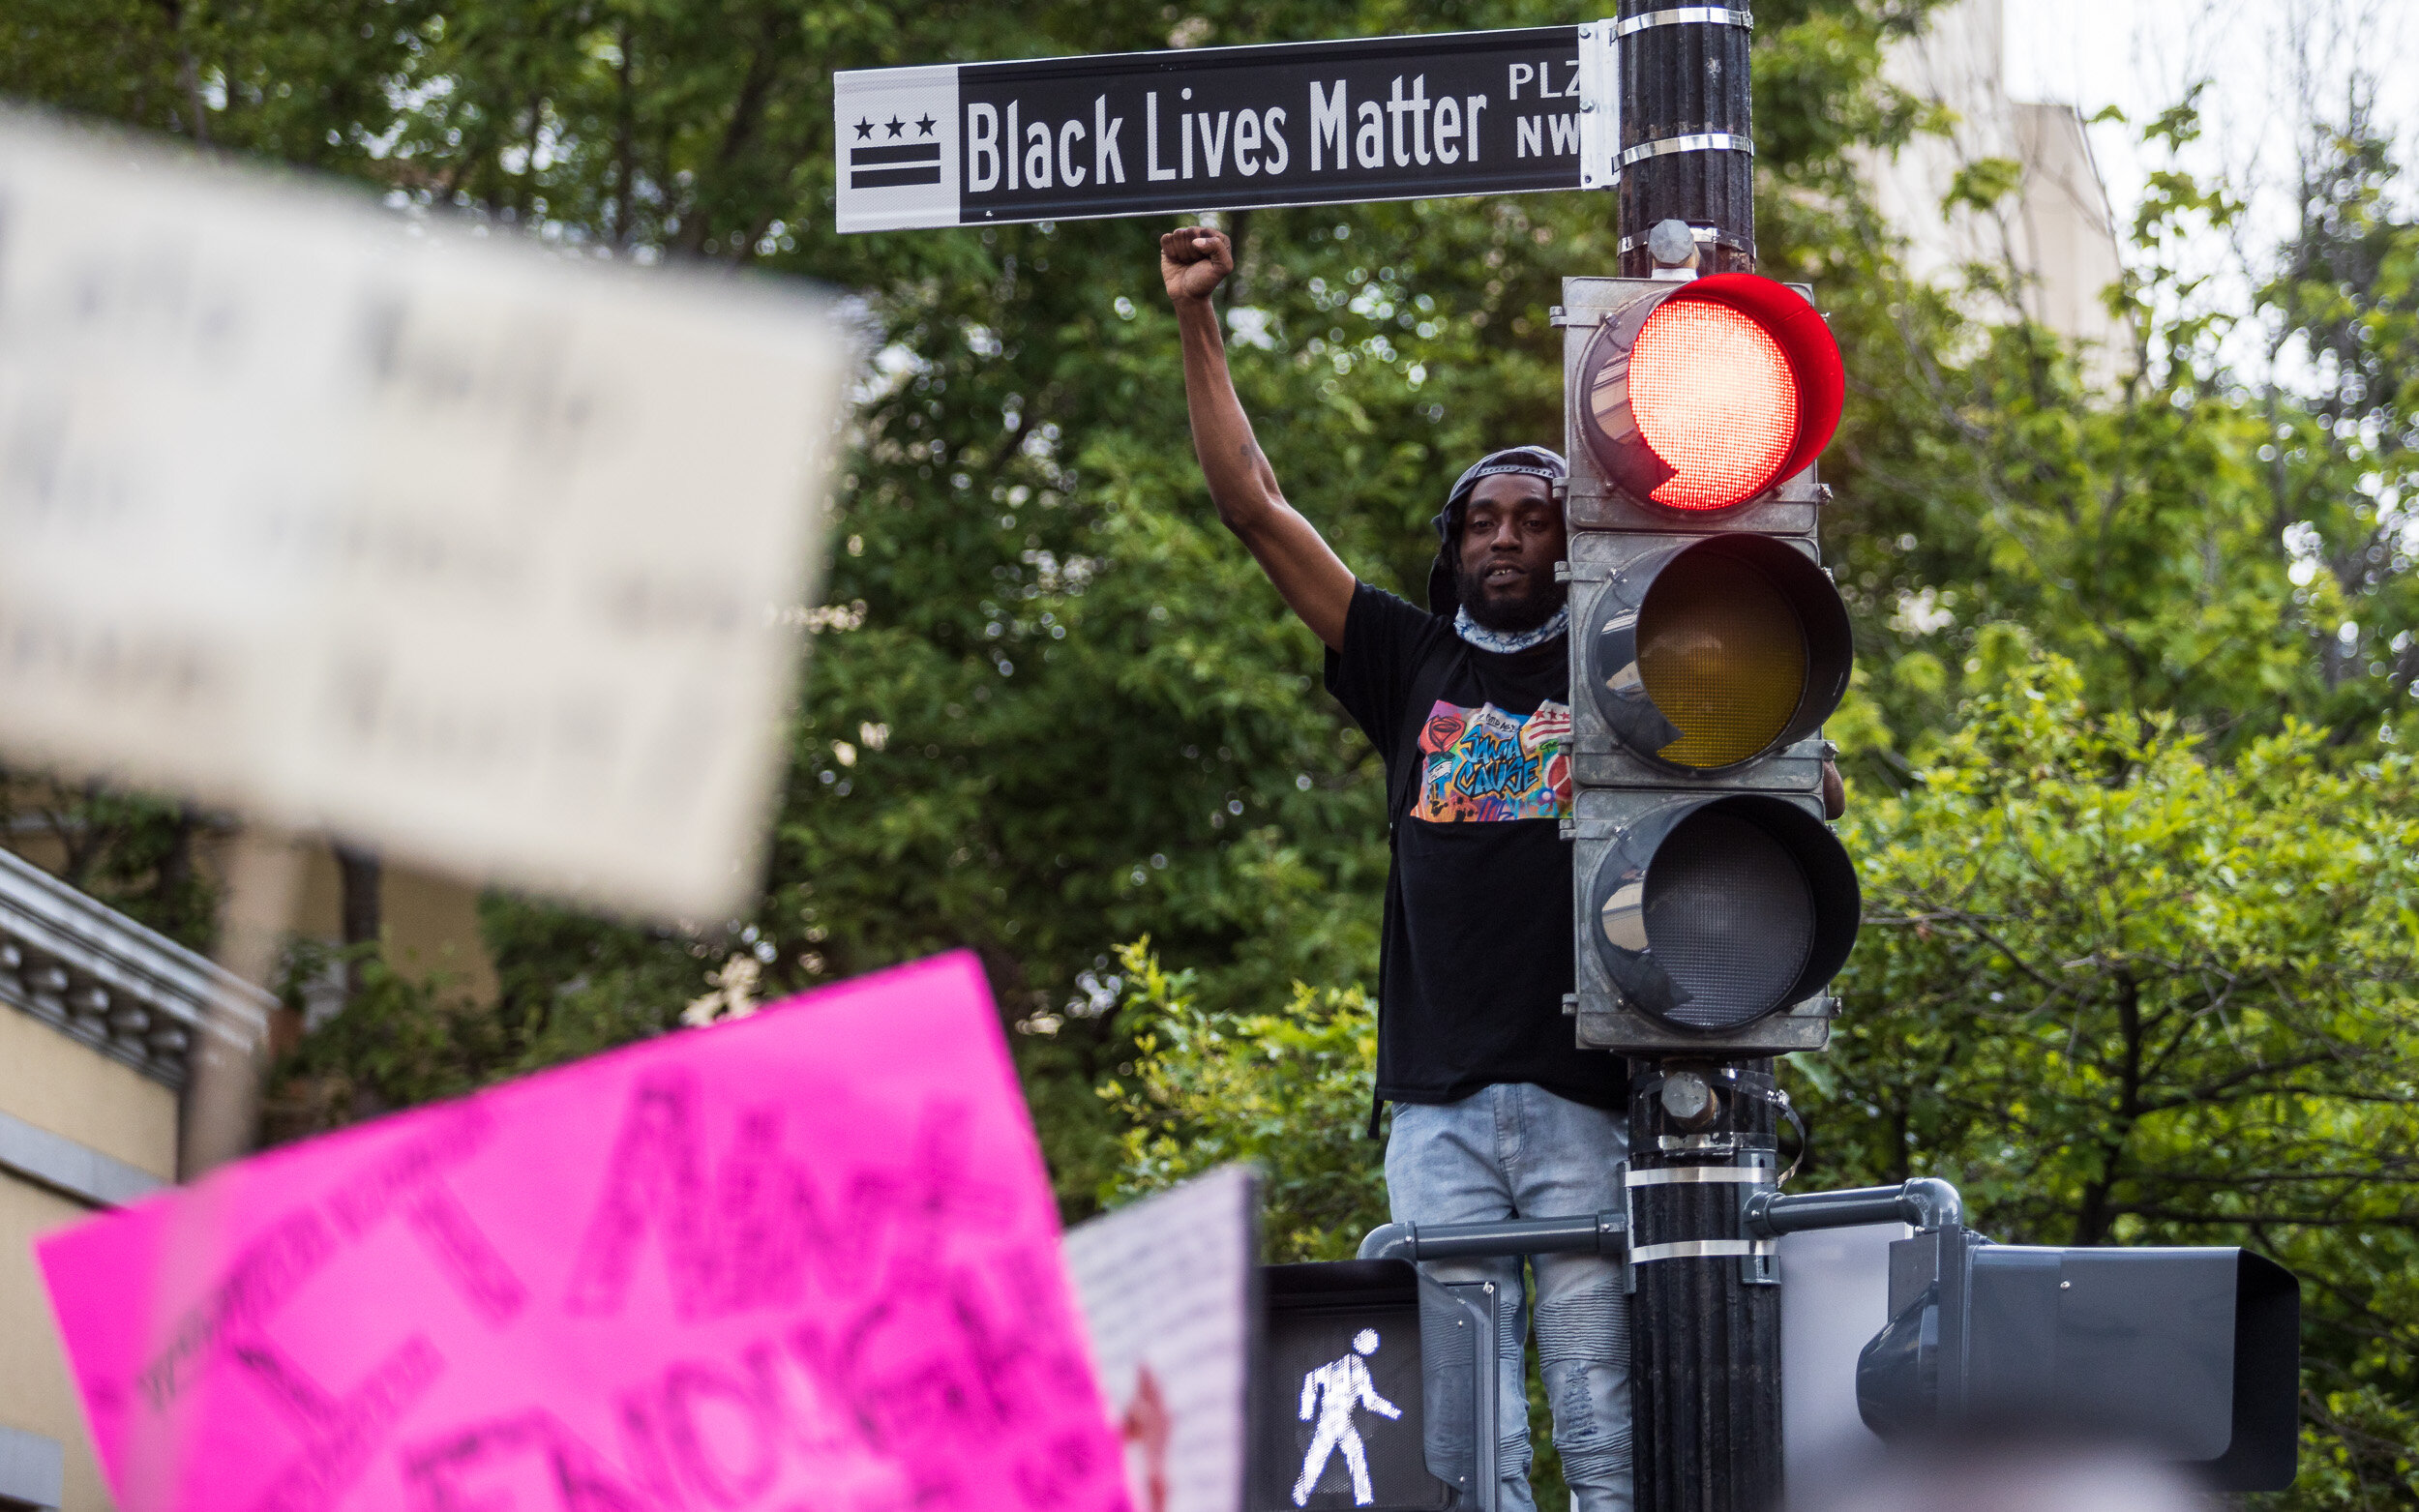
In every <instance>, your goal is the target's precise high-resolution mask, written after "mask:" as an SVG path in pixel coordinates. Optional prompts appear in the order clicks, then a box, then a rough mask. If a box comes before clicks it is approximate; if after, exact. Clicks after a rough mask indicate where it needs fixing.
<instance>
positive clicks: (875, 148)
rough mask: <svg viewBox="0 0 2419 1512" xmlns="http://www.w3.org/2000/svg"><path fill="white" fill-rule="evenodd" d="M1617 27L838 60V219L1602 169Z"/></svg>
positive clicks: (1341, 190)
mask: <svg viewBox="0 0 2419 1512" xmlns="http://www.w3.org/2000/svg"><path fill="white" fill-rule="evenodd" d="M1612 32H1613V25H1612V23H1611V22H1597V23H1593V24H1591V25H1587V26H1537V27H1525V28H1519V29H1514V30H1507V31H1490V32H1448V33H1441V34H1438V35H1434V36H1426V37H1375V38H1362V39H1359V40H1356V41H1350V42H1314V43H1289V44H1276V45H1269V46H1252V47H1199V48H1188V49H1182V50H1178V51H1170V52H1132V53H1121V54H1111V55H1106V56H1101V57H1089V58H1042V59H1034V60H1030V61H1023V62H1013V63H967V64H941V65H937V66H930V67H919V68H902V69H867V70H857V71H851V72H844V73H842V74H837V75H835V78H834V89H833V120H834V125H835V127H836V129H837V130H836V139H835V151H836V152H837V154H838V159H839V161H838V163H837V168H838V177H839V194H838V203H839V225H840V229H841V230H843V231H886V230H897V229H902V228H906V227H911V226H939V225H988V224H999V223H1005V222H1019V221H1065V220H1076V219H1080V218H1084V217H1094V216H1125V215H1156V214H1165V213H1168V212H1171V211H1179V210H1230V209H1232V210H1239V209H1246V208H1250V207H1253V206H1263V205H1316V204H1349V203H1357V202H1360V201H1366V200H1377V199H1417V198H1423V197H1427V196H1430V195H1444V194H1504V193H1527V192H1532V191H1539V190H1557V189H1587V188H1600V187H1604V186H1608V185H1610V184H1611V183H1612V181H1613V175H1612V156H1613V149H1614V144H1615V143H1616V142H1617V141H1618V140H1619V136H1620V133H1619V129H1618V119H1619V118H1618V114H1617V111H1616V108H1615V104H1614V92H1613V90H1612V88H1611V83H1612V80H1613V78H1614V76H1615V74H1614V72H1613V70H1612V69H1611V68H1610V67H1609V60H1610V58H1611V56H1612V40H1611V39H1612ZM1598 164H1601V167H1602V171H1601V172H1600V173H1599V172H1598V171H1597V169H1596V166H1595V165H1598ZM1583 165H1584V166H1583Z"/></svg>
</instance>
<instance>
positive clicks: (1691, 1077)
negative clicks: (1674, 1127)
mask: <svg viewBox="0 0 2419 1512" xmlns="http://www.w3.org/2000/svg"><path fill="white" fill-rule="evenodd" d="M1662 1098H1663V1112H1666V1113H1669V1114H1670V1115H1671V1121H1672V1122H1674V1123H1676V1124H1678V1125H1680V1127H1682V1128H1684V1129H1702V1128H1704V1127H1705V1126H1706V1125H1708V1124H1710V1123H1712V1122H1713V1121H1714V1119H1715V1117H1716V1116H1717V1114H1718V1113H1719V1112H1721V1109H1720V1106H1719V1105H1718V1104H1717V1103H1716V1102H1715V1101H1714V1089H1713V1088H1712V1087H1710V1086H1708V1085H1706V1084H1705V1079H1704V1078H1703V1077H1701V1076H1698V1075H1697V1074H1696V1073H1695V1072H1693V1071H1675V1072H1673V1073H1672V1074H1671V1075H1670V1076H1667V1077H1665V1078H1664V1079H1663V1091H1662Z"/></svg>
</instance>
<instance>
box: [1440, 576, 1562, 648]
mask: <svg viewBox="0 0 2419 1512" xmlns="http://www.w3.org/2000/svg"><path fill="white" fill-rule="evenodd" d="M1496 565H1497V564H1496V563H1493V562H1486V563H1482V564H1480V565H1479V567H1478V570H1477V571H1475V572H1473V571H1472V570H1471V569H1469V568H1467V567H1464V568H1461V569H1459V570H1458V571H1457V572H1455V573H1454V575H1453V586H1454V589H1455V590H1456V591H1457V592H1458V593H1459V594H1460V595H1461V603H1462V608H1466V609H1468V610H1469V611H1470V617H1471V618H1472V619H1474V620H1477V621H1478V623H1479V624H1480V625H1481V626H1483V627H1484V628H1486V629H1488V630H1493V631H1500V632H1502V633H1503V634H1505V635H1508V636H1516V635H1519V634H1521V633H1523V632H1525V631H1531V630H1535V629H1537V628H1538V626H1539V625H1542V624H1544V623H1545V622H1546V621H1547V620H1549V619H1552V618H1553V617H1554V611H1555V610H1556V609H1558V608H1562V607H1563V604H1564V601H1565V600H1566V599H1567V598H1568V596H1569V592H1570V590H1569V589H1568V587H1566V586H1565V585H1564V584H1562V583H1559V582H1556V581H1555V580H1554V579H1553V578H1550V577H1547V576H1545V575H1544V574H1537V575H1535V576H1531V577H1528V578H1524V579H1523V580H1522V582H1521V585H1520V592H1519V593H1517V594H1515V595H1514V596H1512V597H1510V598H1508V599H1506V598H1497V599H1492V600H1490V599H1489V598H1488V597H1487V593H1486V575H1487V573H1488V572H1489V571H1490V570H1491V569H1493V568H1494V567H1495V566H1496Z"/></svg>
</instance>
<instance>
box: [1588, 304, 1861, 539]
mask: <svg viewBox="0 0 2419 1512" xmlns="http://www.w3.org/2000/svg"><path fill="white" fill-rule="evenodd" d="M1845 393H1846V383H1845V374H1844V370H1843V368H1842V365H1841V363H1840V359H1839V346H1838V343H1837V342H1836V341H1833V340H1832V337H1831V330H1830V328H1829V327H1828V326H1826V325H1825V324H1824V323H1823V318H1822V316H1821V315H1820V314H1818V313H1816V312H1815V311H1814V308H1813V307H1812V306H1811V305H1809V304H1807V302H1806V300H1805V298H1804V297H1803V296H1801V295H1799V294H1798V293H1797V292H1796V291H1795V290H1793V289H1791V288H1790V287H1788V285H1786V284H1783V283H1778V282H1774V281H1773V280H1771V279H1766V278H1759V277H1757V276H1756V275H1754V274H1751V273H1722V274H1715V275H1713V276H1711V277H1708V278H1702V279H1696V280H1693V281H1690V282H1685V283H1675V284H1673V285H1672V286H1671V288H1670V291H1669V292H1667V293H1666V292H1661V291H1657V293H1656V295H1654V296H1653V297H1651V298H1648V299H1642V300H1639V301H1637V302H1636V303H1635V304H1633V305H1631V306H1629V307H1628V308H1627V309H1625V310H1622V311H1619V312H1618V313H1616V314H1614V315H1612V316H1610V317H1608V318H1607V319H1606V320H1605V321H1604V323H1603V325H1602V326H1600V327H1599V328H1598V332H1597V336H1596V339H1595V341H1593V342H1592V343H1591V345H1590V346H1589V349H1588V353H1587V357H1586V359H1585V363H1584V383H1583V387H1582V394H1583V395H1584V399H1583V401H1582V402H1583V409H1582V412H1581V414H1580V415H1579V416H1578V417H1576V418H1577V419H1578V420H1579V421H1580V422H1581V424H1580V425H1579V427H1578V429H1579V430H1581V431H1582V433H1583V434H1584V435H1585V436H1586V438H1587V442H1588V447H1589V450H1590V451H1591V452H1592V453H1593V454H1594V455H1595V457H1596V460H1597V461H1598V464H1599V465H1601V466H1602V467H1603V469H1604V471H1605V473H1606V474H1607V475H1608V476H1609V477H1610V478H1611V479H1612V480H1613V482H1614V483H1616V484H1618V485H1619V486H1620V487H1621V488H1622V489H1624V490H1625V491H1626V492H1628V493H1629V494H1630V495H1631V496H1632V497H1634V498H1636V499H1637V500H1639V501H1640V502H1642V503H1647V504H1653V505H1659V506H1661V507H1662V508H1664V509H1668V510H1674V511H1680V512H1684V513H1689V514H1698V513H1702V512H1705V511H1709V510H1721V509H1729V508H1732V507H1734V506H1736V505H1740V504H1744V503H1747V502H1748V501H1749V500H1751V499H1753V498H1755V497H1756V496H1757V495H1759V494H1761V493H1763V492H1765V491H1766V490H1767V489H1771V488H1772V487H1773V485H1775V484H1776V483H1778V482H1779V481H1780V480H1782V479H1783V478H1786V477H1788V476H1790V475H1791V474H1793V473H1796V472H1798V471H1800V470H1802V469H1804V468H1805V467H1806V466H1807V464H1808V463H1809V462H1811V461H1812V460H1814V459H1815V457H1816V456H1817V455H1819V454H1820V453H1821V451H1822V449H1823V448H1824V447H1825V446H1827V445H1829V444H1830V442H1831V437H1832V432H1833V431H1834V430H1837V427H1838V424H1839V408H1840V401H1841V400H1842V399H1843V398H1844V397H1845Z"/></svg>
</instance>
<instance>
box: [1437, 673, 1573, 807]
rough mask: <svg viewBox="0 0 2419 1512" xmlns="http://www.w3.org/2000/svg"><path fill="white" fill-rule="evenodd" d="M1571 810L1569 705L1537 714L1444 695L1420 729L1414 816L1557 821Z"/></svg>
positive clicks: (1547, 706)
mask: <svg viewBox="0 0 2419 1512" xmlns="http://www.w3.org/2000/svg"><path fill="white" fill-rule="evenodd" d="M1569 812H1570V706H1569V705H1568V704H1567V703H1555V702H1552V701H1550V700H1549V701H1548V702H1545V703H1540V704H1538V710H1537V712H1536V713H1535V714H1529V715H1520V714H1507V713H1505V712H1504V711H1503V710H1502V709H1499V708H1497V707H1496V706H1495V705H1494V704H1492V703H1486V704H1480V705H1479V706H1478V708H1475V709H1465V708H1463V707H1462V706H1461V705H1460V704H1457V703H1448V702H1446V701H1445V700H1444V699H1442V698H1439V699H1438V700H1437V702H1436V707H1434V708H1432V709H1430V710H1429V711H1428V722H1427V724H1426V725H1425V726H1422V727H1421V728H1420V731H1419V799H1418V801H1417V802H1415V803H1414V804H1413V805H1412V810H1411V816H1412V817H1413V818H1416V819H1426V820H1427V821H1428V822H1430V823H1432V824H1450V823H1462V822H1469V821H1473V820H1476V821H1479V822H1486V821H1491V820H1498V819H1553V818H1560V817H1562V816H1563V815H1567V814H1568V813H1569Z"/></svg>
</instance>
